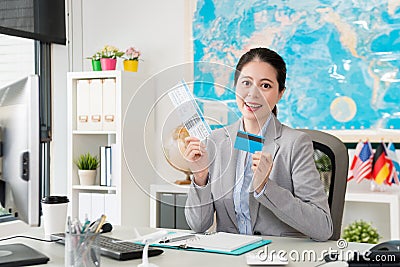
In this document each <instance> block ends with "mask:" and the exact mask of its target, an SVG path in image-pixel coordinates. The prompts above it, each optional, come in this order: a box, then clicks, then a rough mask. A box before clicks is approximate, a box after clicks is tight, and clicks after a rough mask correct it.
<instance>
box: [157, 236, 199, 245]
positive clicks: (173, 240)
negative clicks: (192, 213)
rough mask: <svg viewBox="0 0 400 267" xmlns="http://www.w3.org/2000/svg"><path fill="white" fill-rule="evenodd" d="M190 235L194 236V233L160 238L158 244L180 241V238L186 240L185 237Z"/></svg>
mask: <svg viewBox="0 0 400 267" xmlns="http://www.w3.org/2000/svg"><path fill="white" fill-rule="evenodd" d="M192 237H195V235H184V236H178V237H173V238H169V239H166V240H161V241H160V244H164V243H172V242H177V241H182V240H186V239H189V238H192Z"/></svg>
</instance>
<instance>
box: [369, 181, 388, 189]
mask: <svg viewBox="0 0 400 267" xmlns="http://www.w3.org/2000/svg"><path fill="white" fill-rule="evenodd" d="M386 188H387V186H386V185H385V184H384V183H382V184H377V183H376V182H375V181H374V180H372V181H371V183H370V189H371V191H373V192H385V191H386Z"/></svg>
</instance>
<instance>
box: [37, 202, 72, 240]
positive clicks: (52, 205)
mask: <svg viewBox="0 0 400 267" xmlns="http://www.w3.org/2000/svg"><path fill="white" fill-rule="evenodd" d="M68 202H69V200H68V198H67V197H66V196H48V197H44V198H43V199H42V212H43V227H44V235H45V236H46V237H49V236H50V235H51V234H54V233H65V227H66V222H67V210H68Z"/></svg>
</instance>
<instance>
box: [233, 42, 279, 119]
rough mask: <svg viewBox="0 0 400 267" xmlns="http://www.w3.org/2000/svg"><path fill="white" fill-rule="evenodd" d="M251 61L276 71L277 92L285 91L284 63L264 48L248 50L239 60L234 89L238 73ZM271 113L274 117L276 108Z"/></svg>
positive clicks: (275, 54) (276, 55)
mask: <svg viewBox="0 0 400 267" xmlns="http://www.w3.org/2000/svg"><path fill="white" fill-rule="evenodd" d="M251 61H261V62H265V63H268V64H270V65H271V66H272V67H273V68H274V69H275V70H276V79H277V81H278V84H279V92H282V91H283V90H285V82H286V64H285V61H284V60H283V58H282V57H281V56H280V55H278V53H276V52H275V51H273V50H271V49H268V48H265V47H259V48H253V49H250V50H249V51H248V52H246V53H245V54H244V55H243V56H242V57H241V58H240V59H239V62H238V64H237V65H236V71H235V78H234V86H235V87H236V84H237V81H238V79H239V75H240V72H241V71H242V69H243V66H244V65H246V64H247V63H249V62H251ZM272 113H274V114H275V116H276V115H277V113H278V111H277V108H276V106H275V107H274V108H273V109H272Z"/></svg>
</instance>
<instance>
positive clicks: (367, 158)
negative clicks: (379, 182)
mask: <svg viewBox="0 0 400 267" xmlns="http://www.w3.org/2000/svg"><path fill="white" fill-rule="evenodd" d="M372 158H373V153H372V147H371V144H370V143H369V142H364V145H363V147H362V148H361V151H360V154H359V155H358V159H357V161H356V163H355V165H354V169H353V176H354V179H355V180H356V182H357V183H359V182H361V181H362V179H371V178H372V176H371V174H372Z"/></svg>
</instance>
